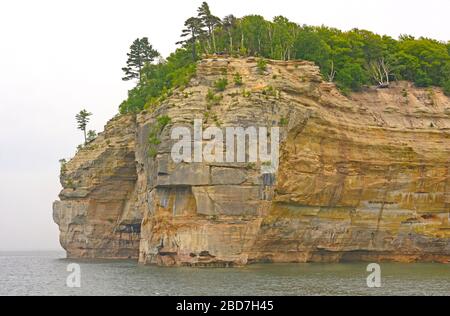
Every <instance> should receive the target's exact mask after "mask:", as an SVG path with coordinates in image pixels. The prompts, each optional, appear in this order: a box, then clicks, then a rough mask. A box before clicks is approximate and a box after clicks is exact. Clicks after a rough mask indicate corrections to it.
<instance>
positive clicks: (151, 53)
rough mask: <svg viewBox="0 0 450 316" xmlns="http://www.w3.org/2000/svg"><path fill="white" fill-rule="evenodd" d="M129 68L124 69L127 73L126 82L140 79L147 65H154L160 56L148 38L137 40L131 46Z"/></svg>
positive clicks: (124, 78)
mask: <svg viewBox="0 0 450 316" xmlns="http://www.w3.org/2000/svg"><path fill="white" fill-rule="evenodd" d="M127 56H128V60H127V66H126V67H124V68H122V70H123V72H124V73H125V77H123V78H122V80H124V81H128V80H132V79H140V78H141V71H142V69H143V68H144V65H145V64H148V63H152V62H153V61H154V60H155V58H156V57H158V56H159V53H158V51H156V50H155V49H153V47H152V45H151V44H150V43H149V42H148V38H147V37H144V38H142V39H139V38H137V39H136V40H135V41H134V42H133V44H131V46H130V52H129V53H128V54H127Z"/></svg>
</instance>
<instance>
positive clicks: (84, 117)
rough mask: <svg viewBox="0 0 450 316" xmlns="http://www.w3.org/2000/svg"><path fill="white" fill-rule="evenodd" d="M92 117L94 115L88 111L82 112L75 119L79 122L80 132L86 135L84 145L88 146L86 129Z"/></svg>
mask: <svg viewBox="0 0 450 316" xmlns="http://www.w3.org/2000/svg"><path fill="white" fill-rule="evenodd" d="M91 116H92V113H90V112H88V111H86V110H81V111H80V112H79V113H78V114H77V115H75V119H76V121H77V127H78V129H79V130H81V131H83V134H84V144H86V143H87V142H88V138H87V134H86V128H87V124H88V123H89V120H90V117H91Z"/></svg>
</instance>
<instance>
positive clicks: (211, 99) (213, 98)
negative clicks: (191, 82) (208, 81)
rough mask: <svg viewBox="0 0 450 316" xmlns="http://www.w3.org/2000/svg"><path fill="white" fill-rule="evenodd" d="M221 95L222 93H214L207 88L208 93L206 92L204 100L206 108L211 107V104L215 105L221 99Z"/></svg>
mask: <svg viewBox="0 0 450 316" xmlns="http://www.w3.org/2000/svg"><path fill="white" fill-rule="evenodd" d="M222 99H223V96H222V95H216V94H215V93H214V91H213V90H211V89H210V90H208V93H207V94H206V101H207V102H208V109H210V108H211V106H212V105H217V104H219V103H220V101H222Z"/></svg>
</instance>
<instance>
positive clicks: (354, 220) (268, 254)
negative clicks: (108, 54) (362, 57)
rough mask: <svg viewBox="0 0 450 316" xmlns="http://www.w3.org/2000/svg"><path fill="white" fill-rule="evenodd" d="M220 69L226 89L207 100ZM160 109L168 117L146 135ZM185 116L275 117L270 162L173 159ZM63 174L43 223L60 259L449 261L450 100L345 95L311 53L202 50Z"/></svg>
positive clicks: (260, 120) (385, 93) (256, 120)
mask: <svg viewBox="0 0 450 316" xmlns="http://www.w3.org/2000/svg"><path fill="white" fill-rule="evenodd" d="M235 73H239V74H240V75H241V76H242V79H243V85H242V86H236V85H234V84H233V75H234V74H235ZM223 76H227V77H228V82H229V84H228V87H227V89H226V90H225V91H224V92H221V93H218V95H221V97H220V98H217V100H215V101H214V102H211V101H208V100H207V98H206V95H207V93H208V90H209V89H211V88H212V86H213V83H214V82H215V81H216V80H217V79H219V78H222V77H223ZM161 115H167V116H169V117H170V118H171V122H170V124H169V125H167V126H165V127H164V128H162V130H157V133H158V139H159V140H160V142H159V141H158V143H157V144H156V145H155V144H150V143H149V141H148V135H149V133H150V132H151V131H152V132H153V133H154V132H155V128H156V129H158V124H157V118H158V117H160V116H161ZM194 119H203V121H204V125H205V126H212V125H214V126H218V127H221V128H224V127H226V126H243V127H247V126H272V125H279V126H281V127H282V128H281V140H282V143H281V150H280V152H281V153H280V166H279V169H278V171H277V172H276V173H275V174H273V175H269V177H268V176H267V174H266V175H262V173H261V168H262V167H263V166H262V164H261V163H257V164H248V163H235V164H229V163H205V162H204V163H180V164H175V163H174V162H173V161H172V159H171V157H170V150H171V147H172V145H173V141H172V140H170V131H171V127H172V126H174V125H177V126H186V127H191V126H192V124H193V121H194ZM151 147H155V148H151ZM149 149H151V150H153V151H154V154H153V155H150V154H149ZM151 150H150V151H151ZM63 169H64V170H62V174H61V183H62V185H63V187H64V189H63V191H62V192H61V194H60V201H56V202H55V203H54V218H55V222H56V223H57V224H58V225H59V227H60V231H61V244H62V246H63V247H64V248H65V249H66V250H67V253H68V256H69V257H87V258H139V261H140V262H141V263H148V264H159V265H223V266H229V265H240V264H247V263H252V262H338V261H352V260H371V261H383V260H389V261H403V262H412V261H438V262H450V173H449V169H450V99H449V98H447V97H445V96H444V95H443V93H442V91H440V90H438V89H434V88H433V89H418V88H415V87H413V86H412V85H411V84H409V83H406V82H399V83H396V84H395V85H393V86H392V87H391V88H389V89H367V90H366V91H364V92H360V93H356V94H352V95H351V96H349V97H345V96H343V95H341V94H340V93H339V92H338V90H337V89H336V88H335V87H334V85H333V84H330V83H325V82H323V81H322V79H321V76H320V74H319V71H318V69H317V68H316V67H315V66H314V65H313V64H312V63H309V62H304V61H290V62H282V61H269V63H268V66H267V69H266V71H264V72H261V71H260V69H258V67H257V62H256V60H255V59H253V58H248V59H233V58H222V57H220V58H210V59H205V60H202V61H201V62H199V64H198V67H197V75H196V77H195V78H194V79H192V80H191V82H190V84H189V86H188V87H187V88H185V89H184V90H183V91H181V90H179V91H175V92H174V93H173V95H172V96H171V97H169V98H168V99H167V100H166V101H164V102H163V103H162V104H161V106H160V107H158V109H157V110H156V111H153V112H143V113H141V114H138V115H137V116H132V115H128V116H127V115H125V116H121V117H118V118H115V119H113V120H111V121H110V122H109V123H108V124H107V126H106V129H105V132H104V133H102V134H100V135H99V137H98V138H97V139H96V140H94V141H93V142H92V143H90V144H89V145H88V146H87V147H86V148H85V149H83V150H81V151H80V152H79V153H78V154H77V155H76V156H75V158H73V159H72V160H71V161H70V162H68V163H67V165H66V166H65V167H64V168H63Z"/></svg>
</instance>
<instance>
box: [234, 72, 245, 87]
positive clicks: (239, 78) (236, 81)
mask: <svg viewBox="0 0 450 316" xmlns="http://www.w3.org/2000/svg"><path fill="white" fill-rule="evenodd" d="M233 81H234V84H235V85H236V86H238V87H240V86H242V84H243V82H242V76H241V74H240V73H238V72H237V73H235V74H234V75H233Z"/></svg>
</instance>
